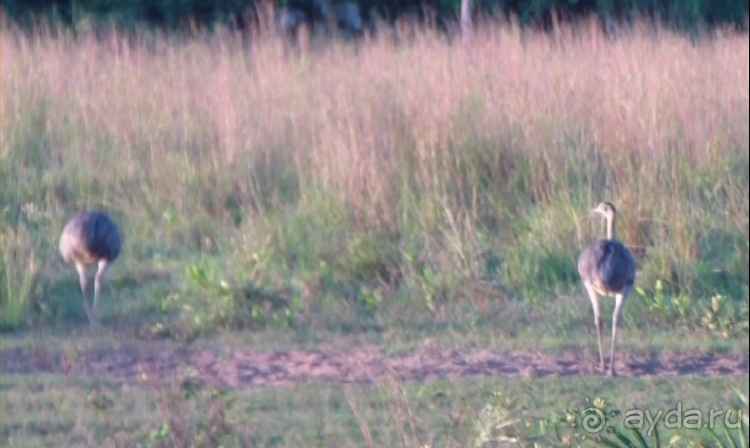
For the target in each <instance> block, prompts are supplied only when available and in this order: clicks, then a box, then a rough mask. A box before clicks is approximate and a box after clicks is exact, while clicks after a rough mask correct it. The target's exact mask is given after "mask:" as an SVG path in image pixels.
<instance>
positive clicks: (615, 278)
mask: <svg viewBox="0 0 750 448" xmlns="http://www.w3.org/2000/svg"><path fill="white" fill-rule="evenodd" d="M593 211H594V212H596V213H599V214H601V215H603V216H604V218H605V219H606V220H607V238H606V239H599V240H596V241H595V242H593V243H592V244H591V245H589V246H588V247H587V248H586V249H584V250H583V252H582V253H581V256H580V257H579V258H578V273H579V274H580V275H581V279H582V280H583V284H584V286H585V287H586V291H587V292H588V294H589V299H591V305H592V306H593V308H594V321H595V324H596V333H597V339H598V343H599V360H600V366H601V369H602V370H604V351H603V350H602V320H601V314H600V311H599V295H602V296H614V297H615V310H614V312H613V314H612V350H611V354H610V363H609V371H608V374H609V375H615V370H614V360H615V340H616V339H617V323H618V320H619V318H620V314H621V313H622V307H623V305H624V304H625V300H626V299H627V297H628V294H630V291H631V290H632V289H633V285H634V283H635V269H636V263H635V258H633V255H632V254H631V253H630V251H629V250H628V249H627V248H626V247H625V246H624V245H623V244H622V243H621V242H619V241H617V239H616V221H617V210H616V209H615V206H614V205H612V204H611V203H609V202H602V203H601V204H599V206H598V207H597V208H596V209H594V210H593Z"/></svg>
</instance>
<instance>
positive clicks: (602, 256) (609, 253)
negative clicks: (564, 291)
mask: <svg viewBox="0 0 750 448" xmlns="http://www.w3.org/2000/svg"><path fill="white" fill-rule="evenodd" d="M635 269H636V263H635V259H634V258H633V255H632V254H631V253H630V251H629V250H628V249H627V248H626V247H625V246H624V245H623V244H622V243H620V242H619V241H616V240H607V239H600V240H597V241H595V242H594V243H592V244H591V245H589V246H588V247H587V248H586V249H584V251H583V252H582V253H581V256H580V257H579V258H578V273H579V274H580V275H581V278H582V279H583V280H584V281H585V282H588V283H589V284H591V285H592V286H593V287H594V288H595V289H596V292H597V293H599V294H601V295H606V296H610V295H615V294H617V293H619V292H621V291H623V290H624V289H625V288H629V287H632V286H633V283H634V282H635Z"/></svg>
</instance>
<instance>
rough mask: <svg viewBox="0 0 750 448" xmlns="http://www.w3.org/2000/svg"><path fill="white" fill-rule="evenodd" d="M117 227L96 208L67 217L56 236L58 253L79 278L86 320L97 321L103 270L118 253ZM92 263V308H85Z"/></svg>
mask: <svg viewBox="0 0 750 448" xmlns="http://www.w3.org/2000/svg"><path fill="white" fill-rule="evenodd" d="M121 241H122V240H121V238H120V231H119V230H118V228H117V225H116V224H115V223H114V221H112V219H111V218H110V217H109V216H107V215H106V214H104V213H101V212H97V211H83V212H79V213H78V214H76V215H75V216H74V217H73V218H72V219H71V220H70V221H68V223H67V225H66V226H65V229H63V232H62V236H61V237H60V253H61V254H62V257H63V259H64V260H65V262H66V263H74V264H75V267H76V270H78V276H79V278H80V282H81V292H83V306H84V309H85V310H86V315H87V316H88V318H89V322H90V323H92V324H93V323H94V322H96V321H98V319H99V314H98V311H97V310H98V304H99V296H100V295H101V289H102V281H103V279H104V273H105V272H107V269H108V268H109V267H110V266H111V265H112V263H113V262H114V261H115V260H116V259H117V256H118V255H120V247H121ZM92 265H96V266H97V270H96V276H95V277H94V303H93V310H92V309H89V302H88V294H87V292H86V290H87V286H88V278H87V272H86V271H87V270H88V267H89V266H92Z"/></svg>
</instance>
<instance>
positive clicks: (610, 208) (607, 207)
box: [592, 202, 617, 220]
mask: <svg viewBox="0 0 750 448" xmlns="http://www.w3.org/2000/svg"><path fill="white" fill-rule="evenodd" d="M592 211H593V212H594V213H598V214H600V215H602V216H604V217H605V218H607V219H608V220H610V219H612V218H614V217H615V214H616V213H617V210H616V209H615V206H614V205H613V204H612V203H611V202H602V203H601V204H599V205H598V206H597V207H596V208H595V209H594V210H592Z"/></svg>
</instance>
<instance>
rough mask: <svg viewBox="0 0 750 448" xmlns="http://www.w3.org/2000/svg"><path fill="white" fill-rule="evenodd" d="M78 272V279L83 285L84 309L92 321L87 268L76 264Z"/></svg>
mask: <svg viewBox="0 0 750 448" xmlns="http://www.w3.org/2000/svg"><path fill="white" fill-rule="evenodd" d="M76 270H77V271H78V279H79V281H80V283H81V292H82V293H83V309H84V311H86V317H88V318H89V321H90V320H91V311H90V310H89V299H88V294H87V293H86V290H87V289H88V278H87V277H86V266H84V265H83V264H81V263H76Z"/></svg>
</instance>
